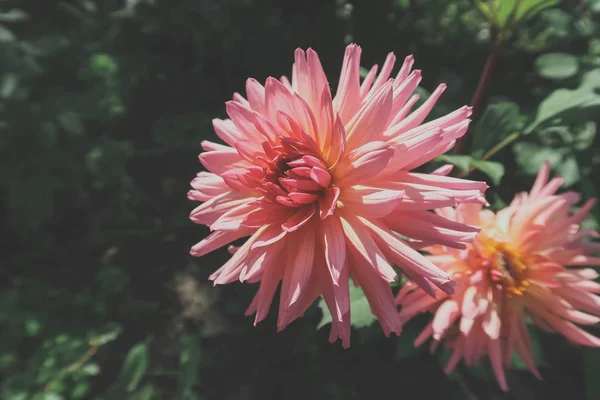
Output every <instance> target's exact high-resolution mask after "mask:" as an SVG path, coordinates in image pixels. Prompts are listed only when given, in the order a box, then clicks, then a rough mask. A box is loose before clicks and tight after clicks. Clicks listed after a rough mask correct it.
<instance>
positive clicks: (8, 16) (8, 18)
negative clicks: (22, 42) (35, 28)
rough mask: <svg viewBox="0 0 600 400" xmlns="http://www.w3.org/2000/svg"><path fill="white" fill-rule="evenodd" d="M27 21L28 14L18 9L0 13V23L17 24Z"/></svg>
mask: <svg viewBox="0 0 600 400" xmlns="http://www.w3.org/2000/svg"><path fill="white" fill-rule="evenodd" d="M27 19H29V14H27V13H26V12H25V11H23V10H19V9H18V8H13V9H11V10H8V11H7V12H4V13H0V22H18V21H25V20H27Z"/></svg>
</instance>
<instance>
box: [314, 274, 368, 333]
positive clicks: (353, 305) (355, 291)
mask: <svg viewBox="0 0 600 400" xmlns="http://www.w3.org/2000/svg"><path fill="white" fill-rule="evenodd" d="M319 307H320V308H321V310H322V311H323V318H322V319H321V321H320V322H319V324H318V325H317V329H321V328H322V327H323V326H325V325H327V324H329V323H331V314H330V313H329V309H328V308H327V304H326V303H325V300H324V299H323V298H321V300H319ZM350 309H351V313H352V326H354V327H355V328H364V327H367V326H370V325H371V324H372V323H373V322H374V321H375V320H376V318H375V316H374V315H373V313H372V312H371V306H370V305H369V302H368V301H367V298H366V297H365V294H364V292H363V291H362V289H361V288H359V287H358V286H355V285H354V284H353V283H350Z"/></svg>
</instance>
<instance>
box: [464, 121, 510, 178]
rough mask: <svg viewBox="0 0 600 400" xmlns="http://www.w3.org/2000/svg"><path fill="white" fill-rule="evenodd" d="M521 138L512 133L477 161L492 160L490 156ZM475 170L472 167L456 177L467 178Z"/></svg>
mask: <svg viewBox="0 0 600 400" xmlns="http://www.w3.org/2000/svg"><path fill="white" fill-rule="evenodd" d="M520 136H521V134H520V133H519V132H514V133H512V134H511V135H509V136H507V137H506V139H504V140H503V141H501V142H500V143H498V144H497V145H495V146H494V147H492V148H491V150H490V151H488V152H487V153H485V154H484V155H483V157H481V158H480V159H479V160H478V161H487V160H489V159H490V158H492V156H493V155H494V154H496V153H497V152H499V151H500V150H502V149H503V148H504V147H506V146H508V145H509V144H511V143H512V142H514V141H515V140H517V139H518V138H519V137H520ZM476 169H477V167H475V166H472V167H470V168H469V170H468V171H467V172H461V173H460V174H459V175H458V176H459V177H460V178H464V177H465V176H467V175H468V174H470V173H471V172H473V171H475V170H476Z"/></svg>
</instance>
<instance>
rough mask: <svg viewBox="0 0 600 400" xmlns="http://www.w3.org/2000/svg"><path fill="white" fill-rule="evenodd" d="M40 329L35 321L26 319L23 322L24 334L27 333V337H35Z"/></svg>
mask: <svg viewBox="0 0 600 400" xmlns="http://www.w3.org/2000/svg"><path fill="white" fill-rule="evenodd" d="M41 329H42V324H41V323H40V321H38V320H37V319H35V318H28V319H27V320H26V321H25V332H26V333H27V336H36V335H37V334H38V333H40V330H41Z"/></svg>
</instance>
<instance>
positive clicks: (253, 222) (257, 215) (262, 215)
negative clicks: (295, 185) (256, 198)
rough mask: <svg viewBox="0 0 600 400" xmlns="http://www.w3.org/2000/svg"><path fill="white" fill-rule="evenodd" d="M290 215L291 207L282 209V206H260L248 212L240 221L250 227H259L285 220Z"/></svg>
mask: <svg viewBox="0 0 600 400" xmlns="http://www.w3.org/2000/svg"><path fill="white" fill-rule="evenodd" d="M289 217H290V212H289V209H282V208H280V207H278V208H276V209H272V208H259V209H255V210H253V211H251V212H249V213H247V214H246V215H245V216H244V217H243V218H242V220H241V221H240V225H242V226H245V227H248V228H258V227H261V226H265V225H269V224H270V223H273V222H276V221H279V220H285V219H287V218H289Z"/></svg>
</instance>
